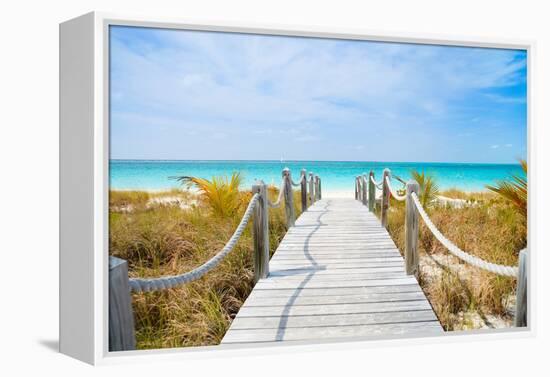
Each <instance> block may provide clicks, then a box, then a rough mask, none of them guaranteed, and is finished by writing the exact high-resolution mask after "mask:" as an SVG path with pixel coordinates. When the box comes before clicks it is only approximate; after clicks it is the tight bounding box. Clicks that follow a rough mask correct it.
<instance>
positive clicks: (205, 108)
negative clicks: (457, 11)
mask: <svg viewBox="0 0 550 377" xmlns="http://www.w3.org/2000/svg"><path fill="white" fill-rule="evenodd" d="M151 33H156V34H155V35H156V39H155V41H154V42H147V41H143V42H141V43H139V44H137V47H136V44H124V43H123V42H122V41H121V40H119V39H116V38H115V39H114V40H113V42H112V49H111V51H112V61H113V74H112V79H113V80H112V90H113V93H115V95H114V96H113V97H112V104H113V107H112V108H113V114H114V115H115V113H116V116H115V118H116V119H117V120H121V117H123V116H124V113H134V114H139V115H136V116H139V117H141V118H144V119H145V118H148V120H147V121H146V122H141V123H146V124H148V125H149V126H148V127H154V125H155V124H157V123H158V122H163V123H168V124H169V125H175V124H178V125H180V126H181V127H187V128H192V127H196V125H201V132H200V133H202V134H203V135H204V134H208V133H210V134H211V135H212V136H213V137H215V136H214V132H216V129H215V127H221V129H222V130H223V136H221V137H220V136H218V138H219V139H220V140H221V139H224V138H226V137H227V135H228V133H229V132H231V135H235V136H239V137H241V138H245V137H247V136H248V135H268V136H269V139H273V140H274V141H279V140H282V138H284V137H285V136H287V137H288V135H289V134H292V138H293V139H295V140H297V141H310V142H313V141H319V140H322V139H324V140H331V137H330V136H329V134H331V133H332V134H333V135H334V134H336V135H339V136H340V137H342V138H343V137H348V138H351V140H349V141H347V144H346V145H352V144H353V143H355V142H356V141H354V140H353V137H354V133H353V132H347V133H346V134H343V133H342V132H341V131H339V130H340V129H342V128H344V127H345V128H346V130H348V129H352V130H353V129H360V128H364V127H365V126H367V125H368V126H372V125H377V128H380V127H383V132H396V133H397V132H399V131H401V132H402V127H403V125H410V126H411V127H412V126H415V127H416V129H417V131H418V129H419V128H422V129H426V130H428V132H430V133H433V132H434V128H435V127H436V126H432V124H433V123H435V121H433V120H436V121H438V122H440V124H445V122H446V119H447V118H448V117H449V116H452V115H453V111H455V110H454V108H453V107H455V106H456V103H457V101H462V100H463V99H464V98H467V97H468V96H469V95H471V92H472V91H475V90H480V89H482V90H485V89H487V90H490V89H494V88H498V87H503V86H507V85H511V84H514V83H516V82H518V81H519V80H521V79H522V77H521V75H519V73H518V72H519V71H520V70H521V69H522V67H524V66H525V61H522V60H518V59H517V58H516V57H515V56H514V54H513V53H512V52H510V53H503V51H502V50H490V49H464V48H461V47H440V46H423V47H422V48H419V47H418V46H417V45H407V44H389V43H372V42H356V41H355V42H349V41H348V42H345V41H336V40H323V39H300V38H286V37H269V36H250V35H249V36H246V35H242V34H233V35H229V34H224V33H207V32H204V33H203V32H178V31H166V30H156V31H151ZM114 35H115V36H116V33H115V34H114ZM159 41H160V42H159ZM154 43H158V45H155V44H154ZM495 96H496V95H495ZM487 98H489V99H491V100H494V101H497V100H498V99H496V97H491V95H488V97H487ZM503 98H507V97H503ZM158 114H161V115H162V117H161V118H162V119H161V120H159V117H158V116H157V115H158ZM468 119H471V122H478V119H479V118H477V117H471V116H470V117H469V118H468ZM465 121H467V119H466V120H465ZM125 122H126V123H128V122H131V120H129V119H126V120H125ZM138 123H139V122H135V123H134V124H136V125H137V124H138ZM141 123H139V124H141ZM128 124H129V123H128ZM480 124H481V122H480ZM307 127H310V128H307ZM312 127H316V128H315V129H313V128H312ZM430 127H431V128H430ZM377 132H378V130H377ZM456 133H457V130H454V131H453V135H456ZM418 134H419V133H418ZM466 134H468V135H469V134H470V132H469V131H466V132H464V135H466ZM419 135H420V134H419ZM408 136H409V137H414V135H413V134H411V135H408ZM419 137H420V136H419ZM359 142H364V141H363V140H360V141H359ZM483 145H487V141H485V142H484V143H483ZM480 148H486V147H484V146H480ZM491 148H493V146H491ZM496 148H498V145H497V146H496V147H495V148H494V149H496ZM369 149H370V147H369Z"/></svg>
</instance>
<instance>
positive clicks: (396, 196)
mask: <svg viewBox="0 0 550 377" xmlns="http://www.w3.org/2000/svg"><path fill="white" fill-rule="evenodd" d="M386 185H387V186H388V189H389V190H390V193H391V195H392V197H393V198H394V199H396V200H399V201H403V200H405V199H407V195H399V194H398V193H397V191H395V190H394V189H393V187H392V185H391V181H390V177H389V176H386Z"/></svg>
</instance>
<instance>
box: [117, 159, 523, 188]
mask: <svg viewBox="0 0 550 377" xmlns="http://www.w3.org/2000/svg"><path fill="white" fill-rule="evenodd" d="M285 167H288V168H289V169H290V170H291V174H292V177H293V179H294V180H295V181H297V180H298V178H299V177H300V170H301V169H303V168H305V169H307V171H308V172H314V173H315V174H317V175H319V176H320V177H321V180H322V185H323V191H324V192H327V191H353V187H354V178H355V177H356V176H357V175H360V174H363V173H368V172H369V171H370V170H371V169H372V170H374V172H375V177H376V179H380V177H381V176H382V171H383V170H384V168H389V169H391V171H392V173H393V174H395V175H398V176H399V177H401V178H403V179H405V180H406V179H408V178H409V177H410V173H411V171H412V170H418V171H420V172H422V171H424V172H426V173H427V174H430V175H433V176H434V177H435V178H436V180H437V183H438V185H439V187H440V188H441V189H448V188H453V187H455V188H458V189H461V190H464V191H482V190H485V185H487V184H491V183H494V182H495V180H498V179H506V178H507V177H509V176H510V175H511V174H518V175H520V174H522V170H521V167H520V166H519V164H469V163H431V162H364V161H360V162H353V161H211V160H208V161H183V160H182V161H150V160H111V161H110V188H111V189H114V190H129V189H133V190H168V189H171V188H177V187H181V185H180V184H179V183H178V182H177V181H175V180H174V179H173V178H171V177H173V176H180V175H187V176H196V177H202V178H207V179H210V178H211V177H212V176H220V175H227V176H230V175H231V173H232V172H241V174H242V175H243V177H244V184H243V189H244V188H245V187H247V186H252V184H253V182H254V181H255V180H256V179H262V180H263V181H264V182H266V183H268V184H275V185H277V186H278V185H279V183H280V181H281V170H282V169H284V168H285Z"/></svg>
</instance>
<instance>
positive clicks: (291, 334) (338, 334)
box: [223, 321, 441, 343]
mask: <svg viewBox="0 0 550 377" xmlns="http://www.w3.org/2000/svg"><path fill="white" fill-rule="evenodd" d="M437 333H441V325H440V324H439V322H437V321H426V322H408V323H396V324H393V323H389V324H372V325H357V326H327V327H320V328H311V327H305V328H290V329H244V330H233V331H230V332H228V333H227V334H226V336H225V337H224V339H223V343H253V342H276V341H283V340H284V341H300V340H318V339H342V340H344V339H349V338H361V337H370V336H380V335H388V334H391V335H394V336H395V335H405V334H409V335H423V336H426V335H429V334H437Z"/></svg>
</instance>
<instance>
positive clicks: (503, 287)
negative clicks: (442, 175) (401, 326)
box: [388, 190, 527, 330]
mask: <svg viewBox="0 0 550 377" xmlns="http://www.w3.org/2000/svg"><path fill="white" fill-rule="evenodd" d="M452 193H453V194H454V195H453V196H454V197H459V198H461V199H473V198H476V199H477V200H478V201H477V202H476V205H475V206H465V207H463V208H451V207H450V206H445V205H437V204H435V205H433V206H432V207H431V208H429V209H428V212H429V216H430V217H431V219H432V220H433V222H434V224H435V225H436V226H437V228H438V229H439V230H441V232H442V233H443V234H444V235H445V236H446V237H447V238H449V239H450V240H451V241H452V242H454V243H455V244H456V245H458V246H459V247H460V248H461V249H463V250H465V251H467V252H468V253H471V254H473V255H476V256H478V257H480V258H483V259H485V260H487V261H490V262H494V263H498V264H504V265H512V266H515V265H517V258H518V251H519V250H521V249H522V248H524V247H525V246H526V243H527V224H526V219H525V217H524V216H522V214H521V213H519V212H518V211H517V210H516V209H515V208H514V207H513V206H512V205H510V203H508V202H507V201H506V200H503V199H501V198H499V197H498V196H496V195H494V194H491V193H479V194H466V193H464V194H463V195H457V193H458V190H452ZM442 194H443V195H449V193H448V192H443V193H442ZM404 221H405V205H404V203H403V202H398V201H396V200H393V199H392V200H391V205H390V211H389V214H388V230H389V232H390V235H391V236H392V238H393V240H394V241H395V243H396V245H397V246H398V248H399V250H401V251H403V250H404V249H405V229H404ZM418 245H419V252H420V256H421V263H420V275H419V282H420V284H421V286H422V288H423V290H424V291H425V293H426V294H427V296H428V299H429V300H430V303H431V304H432V306H433V307H434V310H435V312H436V314H437V316H438V318H439V320H440V321H441V323H442V325H443V326H444V328H445V329H447V330H459V329H466V328H473V327H474V328H475V327H479V324H475V323H470V322H471V321H469V319H468V316H465V315H464V314H465V313H469V312H475V313H477V314H478V316H479V317H481V318H483V317H486V316H496V317H499V318H505V319H506V317H509V313H508V310H509V309H510V306H511V302H510V299H512V298H513V294H514V290H515V279H513V278H506V277H501V276H498V275H495V274H491V273H489V272H484V271H482V270H479V269H476V268H473V267H470V266H468V265H466V264H465V263H463V262H461V261H460V260H459V259H458V258H455V257H453V256H450V254H449V252H448V251H447V250H446V249H445V247H444V246H443V245H441V244H440V243H439V241H437V240H436V239H435V237H434V236H433V235H432V234H431V232H430V230H429V229H428V228H427V227H426V225H425V224H424V222H423V221H422V220H421V219H420V229H419V244H418ZM507 319H508V320H509V319H510V318H507Z"/></svg>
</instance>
